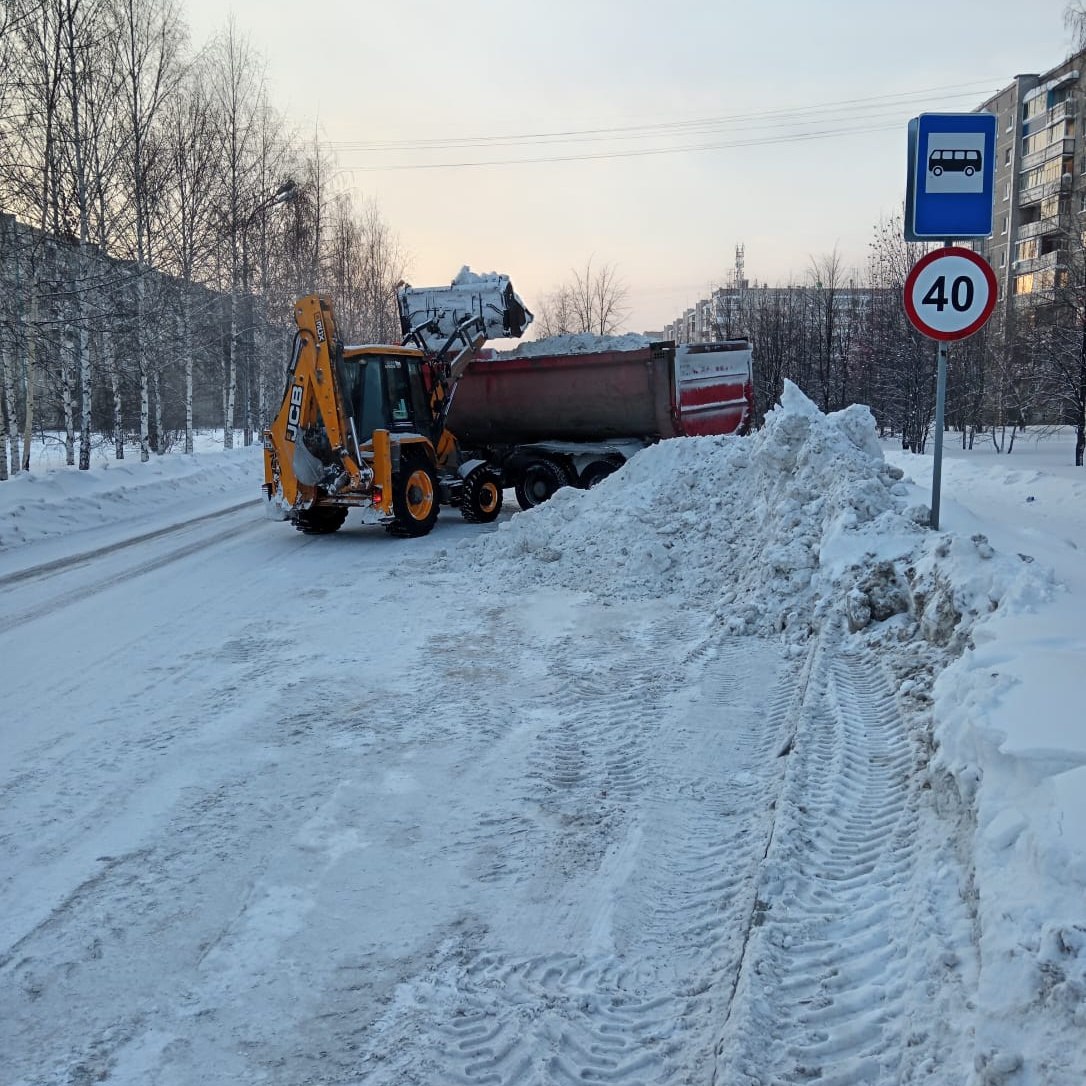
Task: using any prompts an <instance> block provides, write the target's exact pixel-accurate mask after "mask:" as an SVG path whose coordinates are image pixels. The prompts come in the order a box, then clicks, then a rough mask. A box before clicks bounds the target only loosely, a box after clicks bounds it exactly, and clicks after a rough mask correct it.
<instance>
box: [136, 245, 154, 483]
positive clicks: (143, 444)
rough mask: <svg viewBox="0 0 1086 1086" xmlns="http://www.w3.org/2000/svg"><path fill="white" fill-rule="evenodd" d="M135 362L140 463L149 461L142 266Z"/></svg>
mask: <svg viewBox="0 0 1086 1086" xmlns="http://www.w3.org/2000/svg"><path fill="white" fill-rule="evenodd" d="M136 276H137V279H136V360H137V365H138V368H139V375H140V463H143V464H146V463H147V461H148V460H150V459H151V432H150V431H151V402H150V390H149V388H148V380H147V377H148V375H147V352H146V351H145V350H144V342H143V340H144V334H143V333H144V327H143V318H144V313H145V312H146V285H147V284H146V280H145V278H144V269H143V266H142V265H137V266H136Z"/></svg>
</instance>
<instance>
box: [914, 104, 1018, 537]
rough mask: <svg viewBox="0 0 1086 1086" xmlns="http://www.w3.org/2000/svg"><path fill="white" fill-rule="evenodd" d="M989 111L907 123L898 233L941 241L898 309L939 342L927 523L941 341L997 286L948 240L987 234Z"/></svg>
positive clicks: (969, 325)
mask: <svg viewBox="0 0 1086 1086" xmlns="http://www.w3.org/2000/svg"><path fill="white" fill-rule="evenodd" d="M995 139H996V118H995V115H994V114H992V113H923V114H921V115H920V116H919V117H915V118H914V119H913V120H911V121H910V122H909V172H908V178H907V184H906V194H905V240H906V241H939V240H941V241H943V242H944V243H945V247H944V248H943V249H938V250H936V251H934V252H931V253H928V254H927V256H925V257H922V258H921V259H920V260H918V261H917V263H916V265H915V266H914V267H913V269H912V271H910V272H909V275H908V277H907V278H906V280H905V312H906V313H907V314H908V317H909V320H910V321H912V323H913V325H914V326H915V327H916V328H917V329H918V330H919V331H921V332H923V334H924V335H926V336H929V337H930V338H932V339H934V340H936V341H937V342H938V350H937V353H936V386H935V457H934V466H933V469H932V483H931V526H932V527H933V528H936V529H937V528H938V527H939V504H940V490H941V483H942V473H943V425H944V419H945V409H946V350H947V348H946V345H947V343H948V342H951V341H954V340H959V339H965V338H966V337H967V336H971V335H972V334H973V333H974V332H976V331H978V330H979V329H980V328H982V327H983V325H984V323H985V322H986V321H987V320H988V318H989V317H990V316H991V315H992V310H993V309H995V303H996V298H997V296H998V292H999V286H998V283H997V282H996V277H995V273H994V272H993V271H992V269H991V266H990V265H989V264H988V262H987V261H986V260H985V259H984V258H983V257H981V256H978V255H977V254H976V253H974V252H973V251H972V250H971V249H962V248H957V247H955V246H954V244H953V242H954V240H955V239H959V240H965V239H972V238H986V237H990V236H991V234H992V214H993V207H994V202H995Z"/></svg>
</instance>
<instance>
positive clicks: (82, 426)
mask: <svg viewBox="0 0 1086 1086" xmlns="http://www.w3.org/2000/svg"><path fill="white" fill-rule="evenodd" d="M79 278H80V279H81V280H82V281H83V283H84V284H86V283H87V282H88V275H87V256H86V249H85V248H84V247H83V246H82V245H81V246H80V247H79ZM79 297H82V295H79ZM79 310H80V313H79V328H78V332H77V334H78V336H79V385H80V388H81V390H82V396H83V398H82V402H81V404H80V411H79V470H80V471H88V470H89V469H90V454H91V391H92V390H91V373H92V372H93V370H92V367H91V345H90V329H89V328H88V327H87V313H86V310H85V308H84V306H83V303H82V302H80V303H79Z"/></svg>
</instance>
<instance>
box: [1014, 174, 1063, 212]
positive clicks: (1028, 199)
mask: <svg viewBox="0 0 1086 1086" xmlns="http://www.w3.org/2000/svg"><path fill="white" fill-rule="evenodd" d="M1070 191H1071V183H1070V181H1069V180H1068V181H1067V182H1066V183H1064V181H1063V180H1062V179H1061V180H1059V181H1046V182H1045V183H1044V184H1043V185H1031V186H1030V187H1029V188H1028V189H1022V191H1021V192H1020V193H1019V194H1018V205H1019V206H1020V207H1031V206H1032V205H1033V204H1039V203H1040V202H1041V201H1042V200H1044V199H1047V197H1049V196H1057V195H1059V194H1060V193H1061V192H1070Z"/></svg>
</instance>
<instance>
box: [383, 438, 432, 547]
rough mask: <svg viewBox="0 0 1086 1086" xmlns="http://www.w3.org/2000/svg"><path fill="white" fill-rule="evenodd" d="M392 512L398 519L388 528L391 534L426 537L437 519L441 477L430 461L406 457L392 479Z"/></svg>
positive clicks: (386, 528) (387, 526)
mask: <svg viewBox="0 0 1086 1086" xmlns="http://www.w3.org/2000/svg"><path fill="white" fill-rule="evenodd" d="M392 511H393V514H394V516H395V517H396V519H395V520H394V521H392V523H391V524H388V525H386V527H385V530H386V531H387V532H388V533H389V534H390V535H399V536H408V537H413V536H419V535H426V534H427V533H428V532H429V531H430V529H431V528H433V526H434V523H435V521H436V520H437V513H438V498H437V476H436V475H435V474H434V469H433V468H432V467H431V466H430V464H429V462H428V461H426V460H422V459H419V458H416V457H411V458H408V457H404V460H403V466H402V467H401V468H400V470H399V471H398V472H397V473H396V477H395V479H393V480H392Z"/></svg>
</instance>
